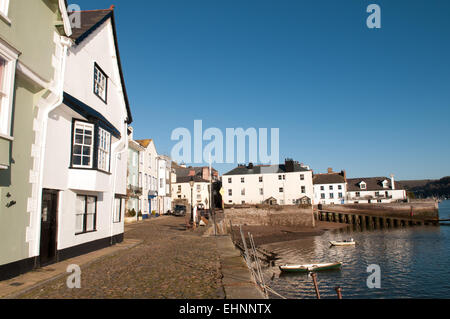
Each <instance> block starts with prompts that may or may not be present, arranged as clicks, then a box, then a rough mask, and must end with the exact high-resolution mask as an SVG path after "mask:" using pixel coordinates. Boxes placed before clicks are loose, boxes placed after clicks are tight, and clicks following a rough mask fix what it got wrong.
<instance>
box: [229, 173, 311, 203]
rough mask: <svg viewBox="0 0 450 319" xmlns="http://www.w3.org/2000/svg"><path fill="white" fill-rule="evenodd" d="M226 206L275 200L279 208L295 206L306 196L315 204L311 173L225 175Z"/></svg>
mask: <svg viewBox="0 0 450 319" xmlns="http://www.w3.org/2000/svg"><path fill="white" fill-rule="evenodd" d="M222 187H223V189H224V194H223V201H224V203H225V204H243V203H248V204H261V203H263V202H264V201H265V200H267V199H269V198H270V197H273V198H275V199H276V201H277V204H280V205H294V204H295V203H296V201H298V200H299V199H301V198H302V197H304V196H307V197H308V198H309V200H310V202H311V203H312V201H313V196H314V189H313V184H312V171H310V170H305V171H298V172H281V173H279V172H277V173H262V174H242V175H234V174H233V175H227V174H225V175H223V176H222Z"/></svg>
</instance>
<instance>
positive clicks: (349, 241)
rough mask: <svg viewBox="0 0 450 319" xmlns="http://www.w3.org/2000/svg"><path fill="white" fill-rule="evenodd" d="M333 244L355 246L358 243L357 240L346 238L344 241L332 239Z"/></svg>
mask: <svg viewBox="0 0 450 319" xmlns="http://www.w3.org/2000/svg"><path fill="white" fill-rule="evenodd" d="M330 244H331V246H353V245H355V244H356V241H354V240H353V239H352V240H348V241H347V240H344V241H330Z"/></svg>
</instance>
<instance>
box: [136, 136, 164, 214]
mask: <svg viewBox="0 0 450 319" xmlns="http://www.w3.org/2000/svg"><path fill="white" fill-rule="evenodd" d="M136 142H137V143H139V145H140V146H141V147H142V148H143V150H142V151H141V152H140V154H139V156H140V160H139V163H140V164H141V165H139V174H140V175H141V176H142V195H141V196H140V198H139V200H140V202H141V204H140V206H141V207H142V214H151V213H152V211H155V212H159V210H158V199H157V196H158V153H157V151H156V147H155V142H154V141H153V140H152V139H144V140H136Z"/></svg>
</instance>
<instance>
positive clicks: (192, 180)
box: [189, 176, 194, 224]
mask: <svg viewBox="0 0 450 319" xmlns="http://www.w3.org/2000/svg"><path fill="white" fill-rule="evenodd" d="M189 186H190V187H191V223H192V224H194V205H193V201H194V200H193V193H194V177H193V176H191V179H190V180H189Z"/></svg>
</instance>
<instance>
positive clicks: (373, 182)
mask: <svg viewBox="0 0 450 319" xmlns="http://www.w3.org/2000/svg"><path fill="white" fill-rule="evenodd" d="M405 199H406V190H405V188H404V187H403V186H402V185H401V184H400V183H398V182H395V180H394V175H391V176H390V178H387V177H360V178H348V179H347V199H346V202H347V203H349V204H358V203H360V204H361V203H369V204H370V203H392V202H396V201H403V200H405Z"/></svg>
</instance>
